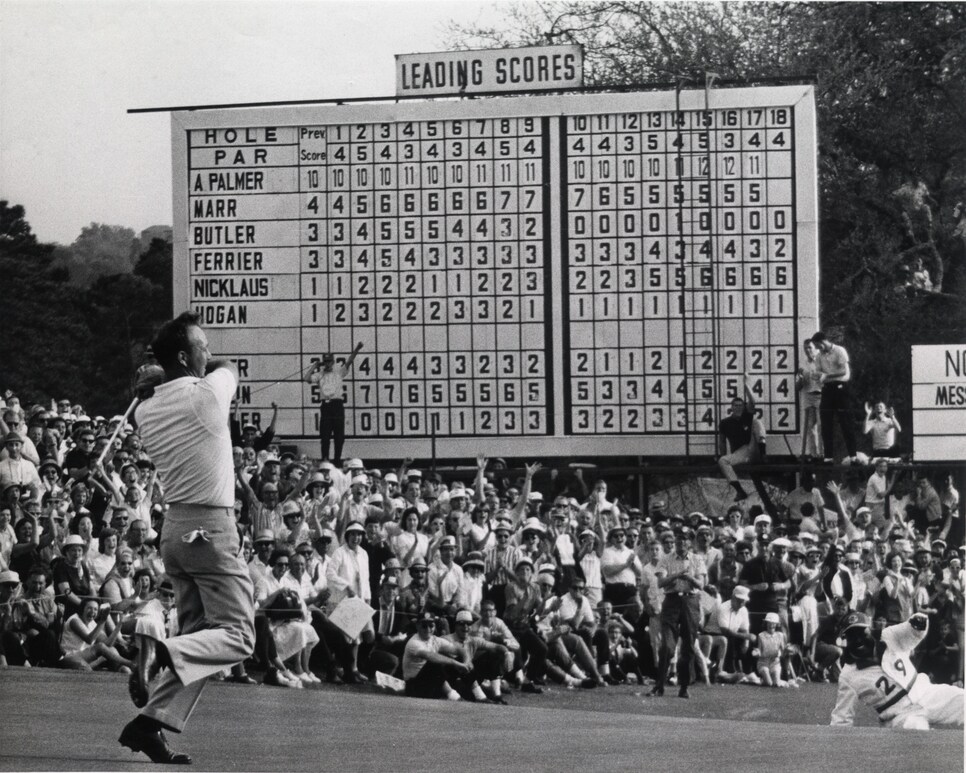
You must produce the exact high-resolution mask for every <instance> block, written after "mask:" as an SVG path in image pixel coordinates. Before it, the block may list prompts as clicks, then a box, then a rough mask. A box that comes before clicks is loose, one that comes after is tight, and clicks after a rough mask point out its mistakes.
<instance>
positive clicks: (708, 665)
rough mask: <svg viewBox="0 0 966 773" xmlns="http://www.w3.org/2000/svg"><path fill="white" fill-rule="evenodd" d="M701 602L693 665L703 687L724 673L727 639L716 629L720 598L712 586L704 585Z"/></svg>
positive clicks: (700, 596)
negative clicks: (696, 651) (696, 653)
mask: <svg viewBox="0 0 966 773" xmlns="http://www.w3.org/2000/svg"><path fill="white" fill-rule="evenodd" d="M698 598H699V599H700V601H701V623H700V627H699V629H698V631H699V633H698V646H697V650H698V657H697V658H695V665H696V666H697V671H698V673H699V674H700V675H701V676H702V677H703V679H704V683H705V685H710V684H711V683H712V682H716V681H717V680H718V674H720V673H721V672H722V671H724V664H725V658H726V657H727V654H728V638H727V637H726V636H725V635H724V634H723V633H721V630H720V628H719V627H718V608H719V607H720V606H721V604H722V601H721V597H720V596H719V595H718V589H717V588H716V587H714V585H710V584H709V585H706V586H705V588H704V592H703V593H701V594H700V595H699V597H698Z"/></svg>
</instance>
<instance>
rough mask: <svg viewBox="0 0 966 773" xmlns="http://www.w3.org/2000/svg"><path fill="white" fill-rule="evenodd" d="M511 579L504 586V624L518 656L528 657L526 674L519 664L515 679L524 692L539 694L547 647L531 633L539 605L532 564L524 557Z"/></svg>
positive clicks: (545, 665) (538, 590)
mask: <svg viewBox="0 0 966 773" xmlns="http://www.w3.org/2000/svg"><path fill="white" fill-rule="evenodd" d="M514 569H515V571H514V574H513V575H508V576H507V579H508V582H507V585H506V612H505V614H504V620H505V621H506V623H507V625H508V626H509V628H510V631H511V632H512V633H513V636H514V638H515V639H516V640H517V641H518V642H519V643H520V654H521V655H523V654H525V655H526V656H527V661H526V670H524V669H523V668H522V665H523V664H522V662H520V663H519V664H518V668H517V671H516V674H515V676H516V678H517V680H518V681H519V683H520V685H521V689H522V690H523V691H524V692H530V693H540V692H542V690H541V689H540V687H539V686H538V685H539V684H540V683H542V682H543V678H544V675H545V674H546V671H547V652H548V649H547V643H546V642H545V641H544V640H543V639H542V638H541V637H540V636H539V635H538V634H537V632H536V631H534V630H533V627H532V626H531V620H532V618H533V617H534V616H535V615H536V614H537V613H538V611H539V607H540V605H541V603H542V597H541V592H540V589H539V588H538V587H537V585H536V583H535V582H534V581H533V561H531V560H530V559H529V558H527V557H526V556H524V557H521V558H520V559H518V560H517V564H516V567H514Z"/></svg>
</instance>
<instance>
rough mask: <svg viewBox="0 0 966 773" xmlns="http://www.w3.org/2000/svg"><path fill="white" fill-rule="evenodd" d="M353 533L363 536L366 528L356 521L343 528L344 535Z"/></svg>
mask: <svg viewBox="0 0 966 773" xmlns="http://www.w3.org/2000/svg"><path fill="white" fill-rule="evenodd" d="M353 531H357V532H361V533H362V534H365V533H366V527H365V526H363V525H362V524H361V523H359V522H358V521H352V523H350V524H349V525H348V526H346V527H345V533H346V534H348V533H349V532H353Z"/></svg>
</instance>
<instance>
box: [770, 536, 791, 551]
mask: <svg viewBox="0 0 966 773" xmlns="http://www.w3.org/2000/svg"><path fill="white" fill-rule="evenodd" d="M791 546H792V541H791V540H788V539H785V538H784V537H779V538H778V539H773V540H772V541H771V547H773V548H775V547H778V548H786V549H787V548H790V547H791Z"/></svg>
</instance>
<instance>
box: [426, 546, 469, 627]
mask: <svg viewBox="0 0 966 773" xmlns="http://www.w3.org/2000/svg"><path fill="white" fill-rule="evenodd" d="M455 556H456V537H454V536H452V535H447V536H445V537H443V539H442V540H440V543H439V554H438V555H437V556H436V557H435V558H434V559H433V562H432V563H431V564H430V566H429V577H428V582H429V604H428V608H429V610H430V611H432V612H434V613H436V614H438V615H443V616H446V617H448V618H451V617H453V616H455V615H456V612H457V610H458V609H459V608H460V606H462V604H463V598H462V595H463V569H462V568H461V567H460V566H459V565H458V564H457V563H456V562H455V561H454V560H453V559H454V558H455Z"/></svg>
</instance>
